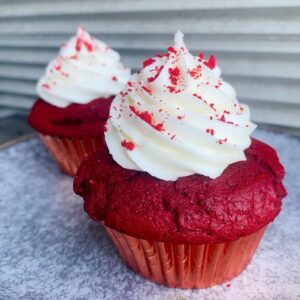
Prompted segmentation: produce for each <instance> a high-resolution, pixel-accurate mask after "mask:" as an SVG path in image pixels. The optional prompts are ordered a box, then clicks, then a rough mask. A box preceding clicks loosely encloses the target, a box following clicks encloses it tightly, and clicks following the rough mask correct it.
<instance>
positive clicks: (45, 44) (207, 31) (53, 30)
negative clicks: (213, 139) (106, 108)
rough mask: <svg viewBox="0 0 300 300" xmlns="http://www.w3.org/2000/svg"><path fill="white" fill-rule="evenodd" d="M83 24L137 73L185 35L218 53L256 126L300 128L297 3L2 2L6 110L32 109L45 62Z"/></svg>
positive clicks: (1, 95)
mask: <svg viewBox="0 0 300 300" xmlns="http://www.w3.org/2000/svg"><path fill="white" fill-rule="evenodd" d="M81 24H82V25H84V26H85V27H86V28H87V30H88V31H90V32H91V33H92V34H95V35H96V37H97V38H99V39H102V40H104V41H105V42H107V43H108V44H110V45H111V46H112V47H113V48H115V49H116V50H117V51H119V52H120V53H121V55H122V57H123V61H124V63H125V64H126V65H129V66H130V67H131V68H134V69H135V68H138V67H139V66H140V65H141V62H142V61H143V60H144V59H145V58H147V57H149V56H153V54H154V53H156V52H161V51H163V49H165V48H166V46H167V45H168V44H169V43H171V42H172V38H173V37H172V35H173V34H174V32H175V31H176V30H177V29H181V30H182V31H183V32H184V33H185V37H186V44H187V45H188V47H189V48H190V50H191V51H194V52H197V51H198V52H199V51H204V53H206V54H209V53H211V52H213V53H215V54H216V57H217V61H218V64H219V66H220V67H221V68H222V70H223V77H224V78H225V79H226V80H227V81H229V82H230V83H231V84H232V85H233V86H234V87H235V88H236V89H237V91H238V95H239V99H240V101H242V102H246V103H247V104H249V105H250V106H251V108H252V116H253V119H254V120H255V121H260V122H263V123H269V124H277V125H286V126H293V127H300V96H299V95H300V81H299V80H300V71H299V70H300V1H299V0H280V1H279V0H273V1H270V0H247V1H244V0H226V1H224V0H214V1H208V0H205V1H202V0H193V1H191V0H184V1H183V0H172V1H170V0H165V1H163V0H159V1H157V0H152V1H149V0H148V1H146V0H140V1H137V0H136V1H132V0H123V1H122V0H102V1H100V0H97V1H93V0H89V1H82V0H81V1H67V0H62V1H58V0H54V1H53V0H52V1H37V0H36V1H33V0H28V1H25V0H23V1H20V0H19V1H14V0H11V1H8V0H2V1H1V2H0V105H2V106H10V107H21V108H30V106H31V105H32V103H33V101H34V99H35V84H36V80H37V78H38V77H39V76H40V75H41V74H42V73H43V70H44V68H45V65H46V63H47V62H48V61H49V60H50V59H51V58H53V57H54V56H55V55H56V53H57V51H58V47H59V46H60V44H61V43H62V42H63V41H65V40H67V39H68V38H69V37H70V36H71V35H73V34H74V33H75V31H76V27H77V26H78V25H81Z"/></svg>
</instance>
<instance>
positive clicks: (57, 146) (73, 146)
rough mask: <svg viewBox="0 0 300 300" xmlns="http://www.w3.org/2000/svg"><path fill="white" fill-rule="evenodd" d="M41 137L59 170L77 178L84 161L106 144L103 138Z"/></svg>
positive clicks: (42, 135) (41, 135)
mask: <svg viewBox="0 0 300 300" xmlns="http://www.w3.org/2000/svg"><path fill="white" fill-rule="evenodd" d="M39 136H40V138H41V140H42V141H43V142H44V144H45V145H46V147H47V148H48V150H49V151H50V153H51V155H52V157H53V159H54V160H55V161H56V163H57V165H58V166H59V168H60V169H61V170H62V171H63V172H64V173H66V174H68V175H71V176H75V174H76V172H77V170H78V167H79V165H80V164H81V162H82V161H83V160H84V159H86V158H87V157H88V156H89V155H90V154H92V153H94V152H95V151H96V150H98V149H100V148H102V147H103V144H104V143H103V139H101V138H99V139H96V138H90V137H84V138H60V137H56V136H51V135H44V134H40V135H39Z"/></svg>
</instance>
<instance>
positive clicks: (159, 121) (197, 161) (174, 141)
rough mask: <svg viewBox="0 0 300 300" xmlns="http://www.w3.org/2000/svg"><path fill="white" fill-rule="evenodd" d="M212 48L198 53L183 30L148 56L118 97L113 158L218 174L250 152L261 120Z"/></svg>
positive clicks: (155, 171) (131, 164) (125, 163)
mask: <svg viewBox="0 0 300 300" xmlns="http://www.w3.org/2000/svg"><path fill="white" fill-rule="evenodd" d="M220 74H221V72H220V69H219V68H218V67H217V66H215V59H214V57H213V56H211V57H210V58H209V59H208V61H205V60H204V59H203V55H202V54H199V56H198V57H194V56H193V55H191V54H190V53H189V52H188V50H187V48H186V46H185V45H184V43H183V34H182V33H181V32H177V34H176V35H175V47H174V48H172V47H170V48H169V49H168V53H167V54H166V55H163V56H162V55H158V56H157V57H155V58H152V59H149V60H147V61H145V62H144V68H143V69H142V70H141V71H140V72H138V73H136V74H134V75H133V76H132V77H131V78H130V81H129V82H128V83H127V86H126V88H125V89H124V90H123V92H121V93H120V94H119V95H118V96H116V97H115V99H114V101H113V103H112V105H111V110H110V115H111V117H110V119H109V120H108V122H107V131H106V133H105V138H106V143H107V146H108V148H109V151H110V153H111V154H112V156H113V158H114V160H115V161H116V162H117V163H118V164H119V165H121V166H122V167H124V168H127V169H132V170H140V171H145V172H148V173H149V174H151V175H152V176H155V177H157V178H160V179H163V180H176V179H177V178H178V177H182V176H188V175H191V174H202V175H206V176H209V177H211V178H216V177H218V176H219V175H220V174H221V173H222V172H223V170H224V169H225V168H226V167H227V166H228V165H229V164H231V163H234V162H237V161H242V160H245V154H244V150H245V149H246V148H247V147H248V146H249V145H250V143H251V139H250V134H251V132H252V131H253V130H254V129H255V127H256V126H255V125H254V124H253V123H251V122H250V120H249V117H250V116H249V109H248V107H247V106H246V105H241V104H239V102H238V100H237V99H236V93H235V90H234V89H233V88H232V87H231V86H230V85H229V84H228V83H226V82H224V81H223V80H222V79H221V78H220Z"/></svg>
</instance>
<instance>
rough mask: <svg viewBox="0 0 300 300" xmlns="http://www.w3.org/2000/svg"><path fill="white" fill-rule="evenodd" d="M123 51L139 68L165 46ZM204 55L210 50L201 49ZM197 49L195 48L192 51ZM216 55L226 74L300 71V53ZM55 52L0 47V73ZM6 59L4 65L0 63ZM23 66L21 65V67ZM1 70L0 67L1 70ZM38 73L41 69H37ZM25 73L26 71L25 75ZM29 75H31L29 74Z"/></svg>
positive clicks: (293, 75)
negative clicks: (159, 48) (150, 49)
mask: <svg viewBox="0 0 300 300" xmlns="http://www.w3.org/2000/svg"><path fill="white" fill-rule="evenodd" d="M117 50H119V52H120V53H121V55H122V61H123V63H124V64H125V65H126V66H129V67H130V68H132V69H139V68H140V66H141V64H142V61H143V60H145V59H146V58H148V57H153V56H154V55H155V53H157V52H163V51H164V50H160V51H159V50H158V51H155V52H154V51H149V50H144V51H142V50H136V49H132V50H129V49H127V50H121V49H117ZM204 52H205V54H206V55H208V54H209V53H211V52H207V51H204ZM195 53H196V52H195ZM213 53H215V55H216V57H217V61H218V64H219V66H220V67H221V69H222V71H223V73H224V74H225V75H232V76H233V75H236V76H238V75H241V76H252V77H254V76H257V77H260V78H282V79H299V80H300V72H295V71H296V70H300V54H293V55H292V54H290V55H288V56H286V55H285V54H264V53H257V54H250V53H239V52H230V53H229V52H221V51H213ZM56 55H57V51H56V50H42V51H32V50H30V49H23V50H19V49H1V48H0V76H1V74H3V75H5V72H6V70H7V73H11V72H14V73H13V74H16V76H18V73H17V70H16V68H14V67H11V70H8V69H9V68H10V66H9V63H10V64H22V65H25V64H29V65H30V66H29V68H28V72H30V67H31V65H34V66H40V67H43V68H44V67H45V65H46V64H47V63H48V62H49V61H50V60H51V59H53V58H54V57H55V56H56ZM1 63H5V66H6V67H5V66H1ZM21 68H22V69H23V68H24V67H23V66H22V67H21ZM1 70H2V71H1ZM40 74H41V73H40ZM25 76H27V75H25ZM28 76H31V75H28Z"/></svg>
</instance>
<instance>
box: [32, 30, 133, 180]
mask: <svg viewBox="0 0 300 300" xmlns="http://www.w3.org/2000/svg"><path fill="white" fill-rule="evenodd" d="M129 76H130V70H129V69H127V68H125V67H124V66H123V64H122V63H121V62H120V55H119V54H118V53H117V52H116V51H114V50H112V49H111V48H110V47H109V46H108V45H106V44H105V43H103V42H101V41H99V40H97V39H95V38H94V37H92V36H91V35H90V34H89V33H88V32H86V31H85V30H84V28H82V27H80V28H78V31H77V34H76V36H74V37H72V38H71V39H70V40H69V41H68V42H67V43H66V44H64V45H63V46H62V48H61V50H60V53H59V55H58V57H56V58H55V59H54V60H52V61H51V62H50V63H49V65H48V66H47V68H46V71H45V74H44V75H43V77H42V78H41V79H40V80H39V81H38V84H37V93H38V96H39V98H38V99H37V101H36V102H35V104H34V105H33V107H32V110H31V113H30V115H29V117H28V122H29V124H30V125H31V126H32V127H33V128H34V129H35V130H36V131H37V132H38V133H39V136H40V138H41V139H42V141H43V142H44V143H45V145H46V146H47V148H48V149H49V151H50V152H51V154H52V156H53V158H54V160H55V161H56V162H57V164H58V166H59V167H60V169H61V170H62V171H64V172H65V173H67V174H69V175H72V176H73V175H75V173H76V171H77V169H78V166H79V165H80V163H81V161H82V160H83V159H85V158H86V157H87V156H88V155H89V154H91V153H93V152H94V151H95V150H97V149H100V148H102V147H103V145H104V125H105V123H106V121H107V118H108V115H109V108H110V104H111V101H112V99H113V98H114V96H115V95H116V94H118V93H119V92H120V90H121V89H122V88H123V87H124V85H125V83H126V82H127V80H128V77H129Z"/></svg>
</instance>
